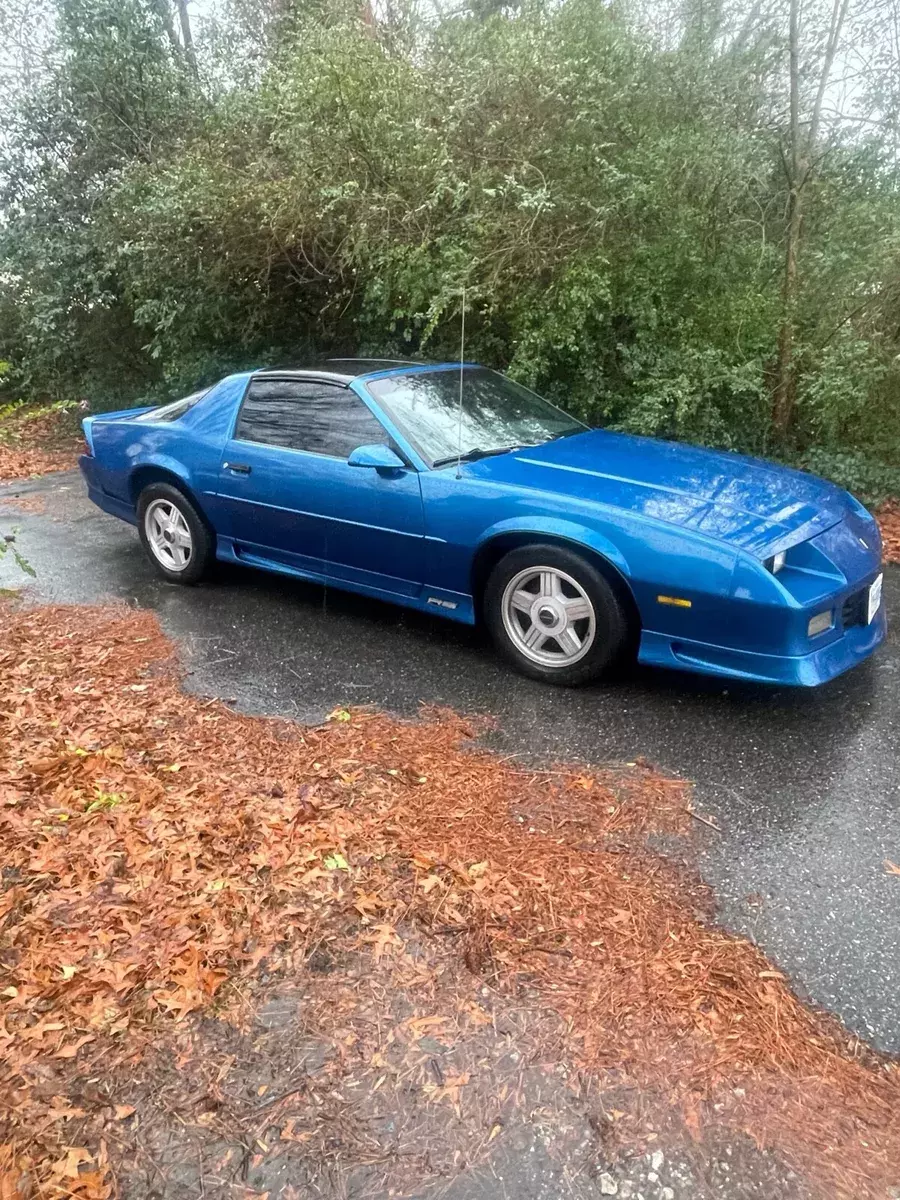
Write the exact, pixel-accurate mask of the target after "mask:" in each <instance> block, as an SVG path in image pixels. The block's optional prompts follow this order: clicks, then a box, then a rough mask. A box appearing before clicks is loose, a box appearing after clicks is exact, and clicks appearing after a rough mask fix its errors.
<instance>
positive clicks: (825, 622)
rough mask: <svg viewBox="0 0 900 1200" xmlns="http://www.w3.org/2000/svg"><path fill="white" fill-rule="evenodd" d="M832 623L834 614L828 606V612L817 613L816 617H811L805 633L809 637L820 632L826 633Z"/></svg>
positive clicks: (816, 635) (815, 635)
mask: <svg viewBox="0 0 900 1200" xmlns="http://www.w3.org/2000/svg"><path fill="white" fill-rule="evenodd" d="M832 625H834V614H833V612H832V610H831V609H830V608H829V610H828V612H823V613H819V615H818V616H817V617H813V619H812V620H811V621H810V623H809V625H808V627H807V633H808V634H809V636H810V637H811V638H813V637H818V636H819V634H820V633H827V632H828V630H829V629H831V627H832Z"/></svg>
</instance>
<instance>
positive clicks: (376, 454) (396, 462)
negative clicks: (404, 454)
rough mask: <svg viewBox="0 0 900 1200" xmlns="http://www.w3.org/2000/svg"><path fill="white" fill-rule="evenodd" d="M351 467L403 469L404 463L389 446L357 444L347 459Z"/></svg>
mask: <svg viewBox="0 0 900 1200" xmlns="http://www.w3.org/2000/svg"><path fill="white" fill-rule="evenodd" d="M347 462H348V464H349V465H350V466H351V467H374V469H375V470H376V471H385V472H392V471H404V470H405V469H406V463H405V462H404V461H403V459H402V458H401V457H400V455H399V454H395V453H394V451H393V450H392V449H391V448H390V446H357V447H356V449H355V450H354V451H353V453H352V454H351V455H350V457H349V458H348V459H347Z"/></svg>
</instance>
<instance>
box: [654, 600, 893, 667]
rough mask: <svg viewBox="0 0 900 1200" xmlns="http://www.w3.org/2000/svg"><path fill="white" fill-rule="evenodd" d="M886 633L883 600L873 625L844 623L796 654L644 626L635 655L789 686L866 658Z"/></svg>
mask: <svg viewBox="0 0 900 1200" xmlns="http://www.w3.org/2000/svg"><path fill="white" fill-rule="evenodd" d="M886 636H887V613H886V610H885V602H884V600H882V602H881V608H880V609H879V611H878V614H877V615H876V617H875V619H874V620H873V621H872V623H871V625H857V626H853V627H851V628H849V629H845V630H844V632H843V634H842V635H841V637H839V638H836V639H835V640H834V641H831V642H829V643H828V645H826V646H822V647H821V648H820V649H818V650H814V651H813V652H812V653H811V654H804V655H799V656H796V657H794V656H790V655H777V654H760V653H758V652H755V651H750V650H733V649H731V648H730V647H727V646H713V645H709V644H708V643H706V642H697V641H691V640H687V639H685V638H678V637H671V636H669V635H667V634H662V633H651V632H649V631H645V632H644V633H643V634H642V635H641V644H640V649H639V651H638V659H639V661H640V662H642V663H646V664H647V665H648V666H654V667H673V668H676V669H679V670H682V671H698V672H700V673H701V674H703V675H715V676H718V677H720V678H723V679H745V680H748V681H752V682H756V683H774V684H782V685H785V686H790V687H818V686H819V684H822V683H827V682H828V681H829V679H834V678H836V677H837V676H838V675H842V674H843V673H844V672H845V671H849V670H850V669H851V667H855V666H858V665H859V664H860V663H861V662H864V661H865V659H867V658H868V657H869V656H870V655H871V654H873V653H874V652H875V650H877V649H878V647H879V646H880V645H881V643H882V642H883V641H884V639H885V637H886Z"/></svg>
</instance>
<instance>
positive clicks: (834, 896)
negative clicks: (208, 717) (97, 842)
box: [0, 474, 900, 1053]
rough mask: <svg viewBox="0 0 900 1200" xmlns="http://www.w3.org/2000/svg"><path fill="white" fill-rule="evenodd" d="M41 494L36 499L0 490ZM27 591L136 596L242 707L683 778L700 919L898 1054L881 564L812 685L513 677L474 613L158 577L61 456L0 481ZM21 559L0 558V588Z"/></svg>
mask: <svg viewBox="0 0 900 1200" xmlns="http://www.w3.org/2000/svg"><path fill="white" fill-rule="evenodd" d="M16 495H19V496H23V497H40V498H41V501H42V502H43V504H44V505H45V511H44V512H43V513H35V512H27V511H20V510H18V509H16V508H15V507H7V506H6V505H4V498H5V499H6V500H7V501H8V500H9V498H10V497H13V496H16ZM12 527H15V528H16V529H17V534H16V538H17V545H18V547H19V549H20V551H21V552H22V553H23V554H24V555H25V557H26V558H27V559H28V561H29V562H30V563H31V565H32V566H33V568H34V569H35V571H36V572H37V579H36V580H35V581H33V583H32V585H31V586H32V588H33V590H34V591H35V592H36V593H37V595H38V596H39V597H40V598H41V599H43V600H52V601H57V602H75V603H93V602H97V601H102V600H103V599H108V598H116V599H120V600H126V601H128V602H130V603H134V604H137V605H140V606H143V607H147V608H151V609H153V610H155V611H156V612H157V613H158V615H159V618H160V620H161V622H162V625H163V627H164V628H165V630H166V631H167V632H168V633H169V634H170V635H171V636H173V637H174V638H175V639H176V640H177V641H178V643H179V645H180V647H181V652H182V657H183V661H184V663H185V666H186V668H187V670H188V672H189V675H188V685H189V686H190V687H192V688H193V689H195V690H197V691H199V692H202V693H205V694H210V695H217V696H220V697H223V698H228V699H232V700H234V701H235V702H236V704H237V705H238V706H239V707H241V708H242V709H244V710H245V711H248V712H252V713H278V714H283V715H287V716H291V717H296V718H297V719H299V720H302V721H317V720H320V719H321V718H322V717H323V716H324V715H325V714H326V713H328V712H329V711H330V710H331V709H332V708H334V707H335V705H337V704H343V703H353V704H374V705H378V706H380V707H384V708H386V709H389V710H391V711H394V712H397V713H400V714H404V715H409V714H413V713H415V712H416V711H417V709H418V708H419V706H420V705H421V704H422V703H423V702H424V703H435V704H442V705H449V706H452V707H453V708H455V709H457V710H459V711H462V712H466V713H489V714H492V715H493V716H494V717H495V718H496V719H497V723H498V725H497V730H496V732H495V733H494V734H493V735H492V737H491V744H492V745H493V746H494V747H496V748H498V749H500V750H502V752H503V753H505V754H509V755H517V756H520V757H521V759H522V761H523V762H542V763H547V762H555V761H559V760H575V761H583V762H589V763H599V762H603V761H608V760H623V759H624V760H632V759H634V758H636V757H638V756H643V757H644V758H646V759H649V760H650V761H651V762H654V763H656V764H658V765H659V766H660V767H662V768H663V769H664V770H666V771H668V772H671V773H674V774H678V775H682V776H685V777H687V778H689V779H691V780H693V781H694V782H695V784H696V798H695V806H696V808H697V810H698V811H700V812H702V813H703V814H705V815H706V816H707V817H709V818H710V819H711V820H712V821H713V822H715V823H716V824H717V825H718V826H719V829H720V832H714V831H712V830H711V829H710V828H709V827H708V826H706V825H704V826H702V828H701V829H700V830H699V833H700V834H701V842H702V849H701V852H700V868H701V870H702V873H703V875H704V877H705V879H706V880H707V881H708V882H709V883H710V884H711V885H712V886H713V887H714V889H715V891H716V894H717V897H718V901H719V916H720V919H721V921H722V923H723V924H724V925H726V926H727V927H728V928H730V929H732V930H734V931H736V932H739V933H742V934H745V935H747V936H748V937H750V938H752V939H753V940H754V941H755V942H756V943H757V944H758V945H759V946H761V947H762V948H763V950H765V951H766V953H767V954H768V955H769V956H770V957H771V958H772V959H773V960H774V961H775V962H776V963H777V964H778V965H779V967H780V968H781V969H782V970H784V971H786V972H787V973H788V974H789V975H790V977H791V979H792V981H793V984H794V986H795V988H796V990H797V991H798V993H799V994H801V995H803V996H805V997H807V998H809V999H810V1000H812V1001H813V1002H814V1003H816V1004H818V1005H820V1006H822V1007H823V1008H825V1009H827V1010H829V1011H831V1012H833V1013H835V1014H836V1015H837V1016H838V1017H840V1018H841V1020H842V1021H843V1022H844V1023H845V1025H846V1026H847V1028H848V1029H849V1030H851V1031H852V1032H853V1033H855V1034H858V1035H859V1036H860V1037H862V1038H864V1039H865V1040H867V1041H868V1042H870V1043H871V1044H872V1045H874V1046H875V1047H877V1048H879V1049H882V1050H885V1051H888V1052H891V1053H900V876H897V875H893V874H891V873H890V872H889V871H888V870H887V869H886V862H887V861H892V862H895V863H898V864H900V636H898V633H897V630H900V568H888V569H887V571H886V578H885V602H886V604H887V607H888V615H889V619H890V618H892V619H893V625H894V627H895V628H894V630H892V633H891V635H890V637H889V640H888V643H887V645H886V646H885V647H883V648H882V650H881V651H880V652H879V653H878V654H877V655H876V656H875V657H874V658H873V659H871V660H870V661H869V662H867V663H865V664H864V665H862V666H861V667H859V668H857V669H856V670H855V671H853V672H851V673H850V674H848V675H845V676H844V677H843V678H841V679H838V680H835V681H834V682H833V683H831V684H828V685H826V686H825V687H823V688H820V689H817V690H815V691H800V690H796V691H794V690H787V689H771V688H762V687H756V686H750V685H728V686H725V687H723V686H722V685H721V683H718V684H717V683H716V682H715V681H707V680H703V679H701V678H699V677H693V676H690V675H687V674H681V673H677V672H663V671H651V670H647V669H642V668H637V669H635V671H634V672H633V674H631V675H630V676H629V677H628V678H626V679H625V680H617V681H615V682H610V683H606V684H603V685H602V686H596V687H592V688H588V689H584V690H580V691H565V690H557V689H555V688H552V687H548V686H545V685H541V684H537V683H532V682H531V681H529V680H526V679H523V678H521V677H519V676H517V675H515V674H513V673H511V672H510V671H509V670H508V669H507V668H506V667H505V666H504V665H503V664H502V663H501V662H500V661H499V660H498V659H497V658H496V657H495V655H494V653H493V651H492V649H491V647H490V645H489V643H488V642H487V640H486V639H485V638H484V637H483V635H481V634H480V633H479V632H478V631H475V630H470V629H466V628H463V627H459V626H455V625H453V624H452V623H450V622H446V621H442V620H441V619H440V618H437V617H434V618H432V617H429V616H427V615H424V614H417V613H409V612H404V611H403V610H401V609H397V608H394V607H392V606H389V605H386V604H381V603H379V602H376V601H372V600H368V599H364V598H360V597H354V596H351V595H349V594H346V593H341V592H338V591H335V590H328V591H327V592H326V591H324V590H323V589H322V588H319V587H314V586H311V585H307V584H304V583H301V582H295V581H293V580H289V579H284V578H280V577H278V576H274V575H266V574H263V573H260V572H254V571H252V570H249V569H247V570H244V569H241V568H237V567H235V568H231V567H229V568H225V567H220V568H219V569H218V570H217V572H216V574H215V577H214V578H213V579H212V580H211V582H209V583H207V584H204V585H203V586H201V587H199V588H181V587H179V586H177V585H171V584H168V583H165V582H164V581H161V580H160V579H159V578H158V577H157V576H156V575H155V574H154V572H153V569H152V567H151V566H150V564H149V562H148V561H147V560H146V558H145V557H144V554H143V552H142V550H141V548H140V545H139V542H138V539H137V534H136V532H135V531H134V530H133V529H131V528H130V527H128V526H126V525H124V524H123V523H121V522H119V521H117V520H115V519H114V518H112V517H109V516H106V515H104V514H103V513H101V512H99V510H97V509H95V508H94V507H93V506H92V505H91V504H90V503H89V502H88V501H87V499H86V497H85V495H84V491H83V487H82V484H81V481H80V479H79V477H78V475H77V474H72V475H68V474H67V475H55V476H48V477H46V478H44V479H41V480H34V481H29V482H27V483H20V484H16V485H6V486H4V487H2V488H0V532H3V533H6V532H8V531H9V530H10V528H12ZM23 582H25V579H24V577H23V576H22V575H21V573H20V572H19V571H18V569H17V568H16V567H15V565H14V564H13V563H12V561H11V556H9V555H7V556H6V559H5V560H3V561H2V562H0V586H2V587H19V586H21V585H22V583H23Z"/></svg>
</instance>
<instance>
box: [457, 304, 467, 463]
mask: <svg viewBox="0 0 900 1200" xmlns="http://www.w3.org/2000/svg"><path fill="white" fill-rule="evenodd" d="M460 325H461V327H460V334H459V416H458V420H457V428H456V478H457V479H459V477H460V468H461V466H462V419H463V363H464V362H465V359H466V288H465V285H463V290H462V320H461V323H460Z"/></svg>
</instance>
